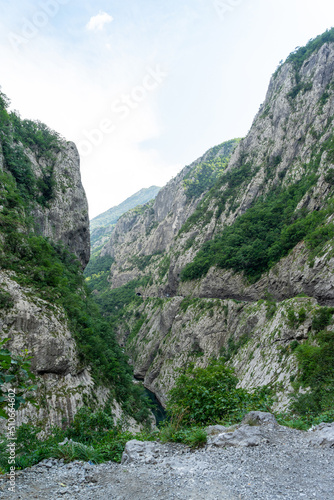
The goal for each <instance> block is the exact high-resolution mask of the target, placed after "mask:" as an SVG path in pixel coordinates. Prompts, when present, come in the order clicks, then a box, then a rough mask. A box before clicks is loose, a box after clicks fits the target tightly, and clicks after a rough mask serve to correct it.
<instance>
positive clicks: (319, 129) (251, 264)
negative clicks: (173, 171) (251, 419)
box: [97, 30, 334, 409]
mask: <svg viewBox="0 0 334 500" xmlns="http://www.w3.org/2000/svg"><path fill="white" fill-rule="evenodd" d="M333 116H334V30H330V31H329V32H326V33H325V34H324V35H320V37H317V39H315V40H313V41H311V42H310V43H309V44H308V45H307V46H306V47H305V48H301V49H298V50H297V51H296V52H295V53H293V54H291V55H290V56H289V57H288V58H287V60H286V62H285V63H283V64H282V65H281V66H280V68H278V70H277V71H276V72H275V73H274V75H273V77H272V79H271V82H270V84H269V88H268V92H267V95H266V98H265V101H264V103H263V105H262V106H261V108H260V110H259V112H258V113H257V115H256V117H255V119H254V121H253V124H252V127H251V129H250V131H249V133H248V134H247V136H246V137H245V138H244V139H242V140H241V141H240V142H239V143H238V144H237V145H236V148H235V150H234V152H233V153H232V156H231V159H230V160H229V162H228V164H227V165H226V166H225V168H224V170H223V171H222V172H221V173H220V174H219V175H218V177H217V179H216V181H215V183H214V185H213V186H211V185H210V184H208V185H207V186H205V188H204V189H203V190H200V191H199V194H198V195H197V196H194V197H190V196H189V195H188V196H187V184H186V183H185V180H186V177H187V175H188V174H189V173H190V172H195V169H196V167H197V166H198V165H199V164H201V163H202V164H204V163H205V157H202V158H201V159H199V160H197V161H196V162H194V163H193V164H192V166H190V167H189V166H188V167H185V168H184V169H183V170H182V171H181V172H180V174H178V176H177V177H176V178H175V179H173V180H172V181H170V183H168V184H167V185H166V186H165V187H164V188H162V189H161V191H160V192H159V194H158V196H157V198H156V200H155V202H154V204H153V206H152V207H151V206H150V207H147V208H146V209H145V210H143V211H142V212H141V213H136V214H134V213H128V214H124V215H123V216H122V217H121V218H120V219H119V221H118V223H117V225H116V227H115V230H114V232H113V235H112V237H111V239H110V241H109V242H108V243H107V244H106V245H105V246H104V247H103V249H102V251H101V255H102V256H104V257H107V256H109V257H110V258H111V259H112V264H111V269H110V274H109V277H108V290H106V291H105V293H99V294H98V295H97V300H98V301H99V302H100V303H101V305H102V307H103V310H104V313H105V314H108V315H111V317H113V314H114V313H113V304H114V303H115V302H114V300H116V297H119V296H120V295H121V293H123V292H124V293H125V290H128V291H130V290H135V291H136V292H137V294H140V296H141V298H142V301H141V302H138V301H137V303H135V302H133V301H132V299H131V297H130V295H129V296H128V298H127V301H126V300H125V301H123V303H122V307H123V316H118V318H119V319H118V323H117V325H115V327H116V328H117V331H118V339H119V342H120V344H121V345H122V346H124V348H125V349H126V352H127V353H128V354H129V356H130V358H131V360H132V362H133V365H134V368H135V375H136V376H137V377H138V378H141V379H143V380H144V384H145V386H146V387H148V388H149V389H150V390H151V391H153V392H155V394H156V395H157V397H158V399H159V400H160V401H161V402H162V403H163V404H165V402H166V397H167V393H168V391H169V390H170V389H171V388H172V387H173V384H174V383H175V370H177V369H184V367H185V366H188V364H189V363H195V366H205V365H207V364H208V363H209V360H210V359H212V357H213V358H219V357H225V358H226V359H227V361H228V363H229V364H230V365H231V366H234V367H235V369H236V373H237V375H238V377H239V379H240V385H241V386H242V387H246V388H249V389H252V388H255V387H258V386H261V385H264V384H269V385H270V387H271V389H272V390H273V391H274V392H275V397H276V400H277V402H276V405H277V408H280V409H282V408H287V407H288V405H289V404H290V401H291V400H290V395H293V394H295V395H296V394H297V393H298V391H299V389H301V388H303V387H309V386H307V385H305V384H306V378H307V377H306V375H303V366H305V365H303V364H301V363H300V360H301V359H304V358H303V356H306V351H307V349H308V348H309V346H311V345H312V342H314V335H316V333H315V330H314V328H315V327H314V325H315V324H317V321H318V320H317V319H316V318H318V317H319V316H321V315H323V317H324V318H327V316H326V315H327V314H328V318H327V319H324V323H323V325H324V328H325V331H326V332H327V333H328V337H326V338H328V339H330V338H331V333H330V332H331V331H332V326H330V325H331V324H332V319H331V312H330V311H331V310H332V309H331V308H330V307H329V308H328V307H327V308H326V307H324V306H333V304H334V295H333V293H334V292H333V290H334V281H333V274H334V268H333V266H334V264H333V262H334V261H333V258H332V255H333V249H332V243H331V241H332V238H333V235H334V229H333V205H332V201H331V200H332V197H333V184H334V183H333V178H334V176H333V172H334V169H333V166H334V154H333V151H334V149H333V145H334V138H333V137H334V135H333ZM190 175H191V174H190ZM193 177H194V179H195V177H196V176H195V175H194V176H193ZM118 307H119V306H118ZM324 339H325V337H324ZM324 339H323V340H321V341H320V340H318V342H319V345H318V348H319V349H323V348H325V347H324V346H325V345H327V344H326V342H327V340H324ZM321 342H324V344H321ZM328 342H330V341H329V340H328ZM290 344H291V345H293V346H297V351H296V353H298V356H299V358H298V357H297V356H295V355H294V354H293V348H292V347H290ZM298 360H299V361H298ZM303 377H304V378H303ZM294 379H295V380H297V381H299V382H298V384H299V385H298V384H292V381H293V380H294ZM303 384H304V385H303ZM314 387H315V386H313V388H314ZM301 390H302V389H301ZM309 390H311V389H310V388H309ZM314 390H315V389H314ZM318 390H319V391H320V389H319V388H318ZM294 391H297V392H296V393H295V392H294ZM311 392H312V390H311ZM310 397H311V396H310ZM318 404H319V405H320V406H321V404H325V403H320V402H319V403H318ZM320 406H319V408H320ZM322 408H323V407H322Z"/></svg>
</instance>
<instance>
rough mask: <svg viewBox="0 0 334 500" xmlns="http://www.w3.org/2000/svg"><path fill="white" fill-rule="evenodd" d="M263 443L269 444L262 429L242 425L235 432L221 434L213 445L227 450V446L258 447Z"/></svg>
mask: <svg viewBox="0 0 334 500" xmlns="http://www.w3.org/2000/svg"><path fill="white" fill-rule="evenodd" d="M263 442H268V439H267V438H266V436H265V435H264V432H263V430H262V429H261V428H259V427H257V426H251V425H242V426H241V427H239V429H236V430H235V431H234V432H224V433H223V434H219V436H217V437H216V438H215V439H214V440H213V441H212V444H213V445H214V446H217V447H219V448H225V446H241V447H248V446H258V445H259V444H261V443H263Z"/></svg>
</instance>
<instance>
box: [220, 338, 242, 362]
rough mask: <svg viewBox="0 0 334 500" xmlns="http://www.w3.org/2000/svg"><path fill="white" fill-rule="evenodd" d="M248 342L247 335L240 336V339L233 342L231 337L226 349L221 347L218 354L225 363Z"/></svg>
mask: <svg viewBox="0 0 334 500" xmlns="http://www.w3.org/2000/svg"><path fill="white" fill-rule="evenodd" d="M248 341H249V336H248V335H247V334H243V335H241V337H240V338H239V339H238V340H237V342H235V340H234V338H233V336H231V337H230V338H229V339H228V341H227V349H226V348H225V347H223V348H222V349H221V351H220V354H221V356H222V358H223V360H224V361H225V362H226V361H228V360H229V359H231V357H232V356H234V354H236V353H237V352H238V351H239V349H241V347H243V346H244V345H246V344H247V342H248Z"/></svg>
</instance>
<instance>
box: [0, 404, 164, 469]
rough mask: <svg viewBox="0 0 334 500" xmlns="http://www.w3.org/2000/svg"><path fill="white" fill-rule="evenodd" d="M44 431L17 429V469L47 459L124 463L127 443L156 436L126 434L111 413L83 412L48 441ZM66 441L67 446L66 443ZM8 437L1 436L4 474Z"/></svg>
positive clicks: (0, 460) (26, 426) (28, 427)
mask: <svg viewBox="0 0 334 500" xmlns="http://www.w3.org/2000/svg"><path fill="white" fill-rule="evenodd" d="M41 430H42V429H41V428H40V427H36V426H33V425H31V424H23V425H21V426H19V427H18V428H17V429H16V468H17V469H24V468H26V467H31V466H32V465H35V464H37V463H38V462H40V461H41V460H44V459H46V458H51V457H53V458H58V459H61V458H62V459H63V460H64V461H65V462H66V463H68V462H71V461H73V460H83V461H91V462H93V463H101V462H106V461H109V460H112V461H115V462H120V461H121V458H122V453H123V451H124V448H125V444H126V443H127V441H129V440H131V439H138V440H143V441H144V440H145V441H148V440H154V439H156V437H157V436H156V433H154V432H149V431H143V432H141V433H137V434H136V435H134V434H131V433H130V432H123V431H122V429H121V427H120V426H117V425H115V424H114V422H113V419H112V417H111V414H110V411H109V412H107V411H105V410H104V411H103V410H96V411H93V410H92V409H91V408H82V409H81V410H79V412H78V413H77V414H76V415H75V417H74V421H73V422H72V423H71V424H70V425H69V426H68V427H67V428H66V429H59V428H57V427H54V428H52V429H51V431H50V434H49V435H48V436H46V437H44V438H39V437H38V435H39V433H40V431H41ZM64 440H65V441H66V440H67V442H64ZM6 446H7V438H6V435H0V471H1V470H2V471H8V470H9V467H10V466H9V464H8V449H6Z"/></svg>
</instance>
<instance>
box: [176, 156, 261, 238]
mask: <svg viewBox="0 0 334 500" xmlns="http://www.w3.org/2000/svg"><path fill="white" fill-rule="evenodd" d="M257 170H258V168H255V169H252V167H251V165H250V164H248V163H247V164H243V165H241V166H239V167H236V168H234V169H233V170H229V171H228V172H225V173H223V174H222V175H221V176H220V177H219V178H218V179H217V181H216V183H215V185H214V186H213V187H212V188H211V189H210V191H209V192H208V193H207V194H206V195H205V197H204V198H203V200H202V201H201V203H200V204H199V205H198V207H197V208H196V210H195V212H194V213H193V214H192V215H191V216H190V217H189V218H188V219H187V220H186V222H185V223H184V224H183V226H182V227H181V229H180V231H179V234H182V233H187V232H189V230H190V229H191V228H192V227H193V226H195V225H197V224H199V223H201V224H207V223H209V222H210V220H211V219H212V217H213V212H212V211H210V210H208V208H209V205H210V201H211V200H212V199H214V200H215V201H216V203H217V209H216V217H217V218H219V217H220V215H221V214H222V213H223V211H224V209H225V207H226V203H227V202H228V201H230V207H229V208H230V210H233V209H234V208H236V204H235V203H236V202H235V200H236V197H237V194H238V191H239V189H240V188H241V185H242V184H243V183H246V182H247V181H248V180H250V179H251V177H253V175H255V173H256V172H257Z"/></svg>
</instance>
